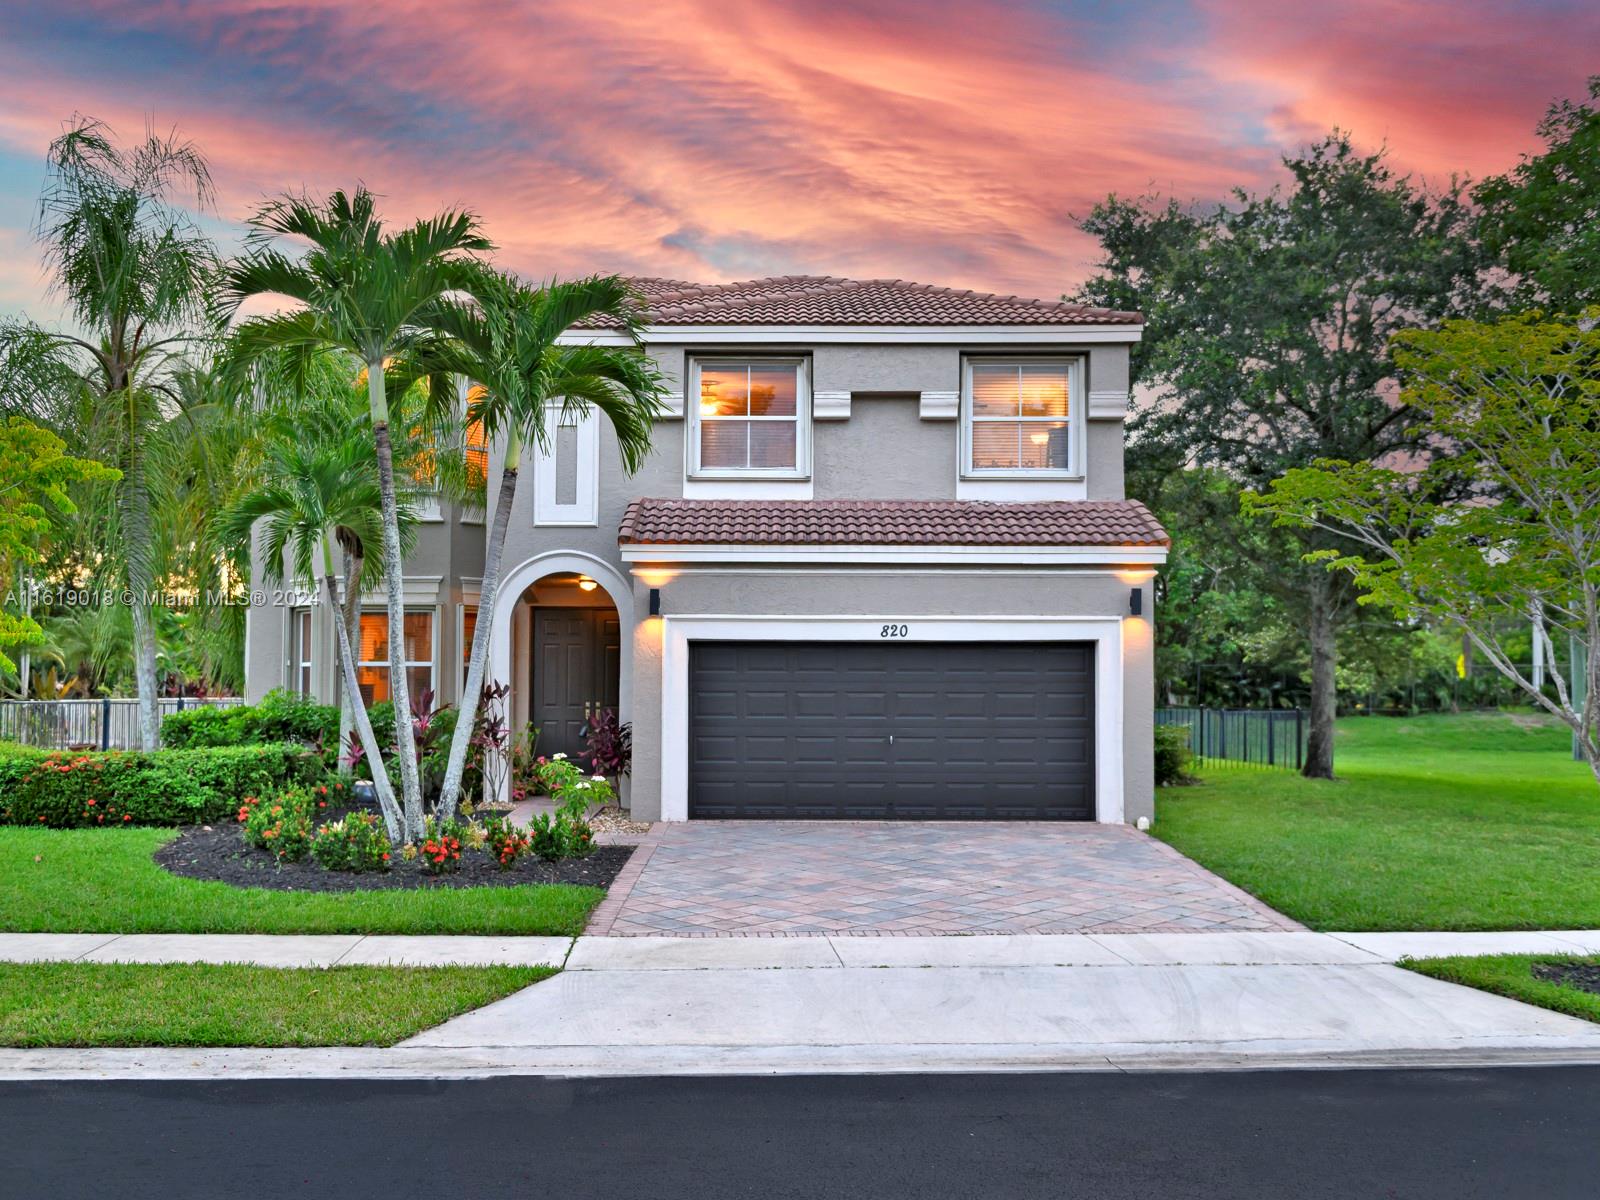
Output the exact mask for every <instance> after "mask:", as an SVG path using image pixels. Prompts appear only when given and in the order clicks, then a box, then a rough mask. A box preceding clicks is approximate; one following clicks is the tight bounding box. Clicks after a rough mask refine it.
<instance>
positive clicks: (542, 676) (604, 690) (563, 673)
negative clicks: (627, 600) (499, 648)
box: [531, 608, 622, 758]
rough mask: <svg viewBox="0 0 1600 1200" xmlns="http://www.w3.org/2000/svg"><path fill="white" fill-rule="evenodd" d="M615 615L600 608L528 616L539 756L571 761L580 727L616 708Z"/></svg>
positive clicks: (578, 749)
mask: <svg viewBox="0 0 1600 1200" xmlns="http://www.w3.org/2000/svg"><path fill="white" fill-rule="evenodd" d="M621 645H622V642H621V636H620V632H619V625H618V622H617V615H616V613H615V612H614V611H612V610H610V609H604V608H536V609H534V610H533V711H532V714H531V716H532V720H533V723H534V724H535V725H537V726H538V727H539V753H540V754H556V753H558V752H559V753H562V754H566V755H569V756H571V757H574V758H576V757H577V756H578V755H579V754H581V753H583V752H584V750H585V749H586V746H585V744H584V736H583V727H584V725H585V724H587V723H588V720H589V718H590V716H592V715H593V713H594V712H595V711H596V710H597V709H600V708H616V707H617V690H618V681H619V679H620V677H621V675H620V669H621V662H622V653H621Z"/></svg>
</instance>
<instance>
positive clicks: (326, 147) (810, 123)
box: [0, 0, 1600, 307]
mask: <svg viewBox="0 0 1600 1200" xmlns="http://www.w3.org/2000/svg"><path fill="white" fill-rule="evenodd" d="M16 7H17V12H15V13H14V14H6V17H7V31H8V32H7V39H6V42H5V44H4V46H3V47H0V149H4V150H5V151H7V152H8V153H7V154H6V156H5V157H4V158H0V226H4V227H9V228H16V227H19V226H22V225H25V224H26V221H27V216H28V214H27V212H26V211H25V210H23V209H18V205H17V204H16V203H15V197H16V196H17V195H19V194H20V193H23V192H31V191H32V190H36V188H37V166H36V167H35V168H34V171H35V178H34V179H32V180H31V181H28V180H20V179H18V178H16V175H17V168H16V166H15V165H14V164H16V163H17V162H19V161H32V162H34V163H36V164H37V162H38V160H39V156H40V154H41V152H42V150H43V148H44V146H45V144H46V143H47V142H48V140H49V138H50V136H51V135H52V134H53V133H54V132H55V131H56V130H57V129H58V128H59V127H60V122H61V121H62V119H63V118H65V117H66V116H67V115H68V114H70V113H72V112H74V111H82V112H88V113H93V114H94V115H96V116H99V117H102V118H103V119H106V120H108V121H109V122H111V123H112V124H113V125H114V127H116V128H118V129H119V130H120V131H121V132H122V133H123V134H124V135H128V134H133V133H136V132H137V131H138V129H139V128H140V127H141V126H142V124H143V123H144V121H145V119H146V117H147V116H150V115H153V116H154V118H155V119H156V120H157V122H158V123H160V124H162V125H167V124H173V123H176V124H177V125H179V126H180V127H181V128H182V129H183V131H184V132H185V133H186V134H187V135H188V136H190V137H192V138H194V139H195V140H196V141H198V142H199V143H200V144H201V146H202V147H203V148H204V149H205V151H206V152H207V153H208V154H209V155H210V157H211V159H212V161H213V165H214V169H215V173H216V175H217V179H218V183H219V204H220V207H221V210H222V215H223V216H224V217H225V218H226V219H228V220H230V221H234V222H237V221H239V220H242V218H243V217H244V216H245V215H246V214H247V213H248V212H249V210H250V209H251V208H252V206H253V205H254V204H255V203H257V202H259V200H260V199H261V197H262V196H263V195H266V194H270V193H275V192H280V191H283V190H301V189H307V190H310V191H312V192H323V191H326V190H328V189H330V188H333V187H338V186H349V185H350V184H352V183H354V182H355V181H357V180H358V179H359V180H362V181H364V182H366V183H367V184H368V185H369V186H371V187H373V188H374V189H375V190H377V191H379V192H381V193H383V194H384V195H385V197H386V207H387V209H388V211H389V212H390V213H391V214H392V215H393V216H394V217H395V218H397V219H399V218H404V217H409V216H414V215H418V214H421V213H426V212H430V211H432V210H434V209H437V208H439V207H441V206H445V205H468V206H470V207H472V208H474V209H476V210H477V211H479V212H480V213H481V214H482V215H483V216H484V218H485V220H486V222H487V224H488V226H489V229H490V232H491V234H492V236H494V237H495V239H496V240H497V242H499V243H500V244H501V246H502V252H501V258H502V260H503V261H504V262H505V263H506V264H507V265H509V266H512V267H514V268H516V269H518V270H521V271H523V272H525V273H528V274H531V275H535V276H546V275H552V274H571V273H575V272H580V271H589V270H597V269H606V270H624V271H635V272H649V273H654V274H663V275H671V276H677V277H682V278H691V279H697V280H717V279H729V278H740V277H748V276H751V275H759V274H768V273H784V272H802V271H804V272H820V273H833V274H853V275H895V276H902V277H907V278H917V279H922V280H926V281H929V282H939V283H949V284H956V285H961V286H971V287H981V288H986V289H1001V290H1007V291H1013V290H1014V291H1020V292H1024V293H1030V294H1035V295H1046V296H1048V295H1054V294H1056V293H1058V292H1060V291H1061V290H1063V289H1064V288H1067V287H1070V286H1071V285H1072V284H1073V283H1074V282H1075V281H1076V280H1077V279H1078V278H1081V276H1082V274H1083V273H1084V270H1085V268H1086V265H1087V263H1088V262H1089V261H1090V259H1091V258H1092V256H1093V247H1092V245H1090V244H1088V242H1087V241H1086V239H1085V238H1084V237H1083V236H1082V235H1081V234H1080V233H1079V232H1078V231H1077V230H1076V228H1075V226H1074V220H1073V217H1074V214H1082V213H1084V212H1086V211H1087V209H1088V208H1089V206H1090V205H1091V204H1093V203H1094V202H1095V200H1097V199H1099V198H1100V197H1103V196H1104V195H1105V194H1106V193H1108V192H1111V191H1118V192H1121V193H1124V194H1127V193H1137V192H1140V191H1143V190H1146V189H1147V188H1152V187H1153V188H1159V189H1161V190H1163V191H1166V192H1169V193H1171V194H1174V195H1177V196H1179V197H1183V198H1196V199H1209V198H1216V197H1219V196H1221V195H1223V194H1224V193H1225V192H1226V190H1227V189H1228V188H1229V187H1231V186H1233V185H1245V186H1251V187H1260V186H1265V185H1267V184H1270V183H1271V182H1272V181H1274V180H1275V179H1276V178H1277V174H1278V158H1279V156H1280V155H1281V154H1282V153H1283V152H1284V151H1286V150H1291V149H1293V148H1295V147H1296V146H1297V145H1298V144H1300V143H1303V142H1304V141H1305V140H1307V139H1309V138H1311V137H1315V136H1318V135H1320V134H1321V133H1322V132H1325V131H1326V130H1327V129H1328V128H1329V127H1330V126H1333V125H1340V126H1342V127H1345V128H1348V129H1350V130H1351V131H1352V132H1353V133H1354V134H1355V135H1356V137H1357V138H1358V139H1359V140H1361V141H1363V142H1364V143H1365V144H1369V145H1376V144H1378V143H1380V142H1387V143H1388V145H1389V146H1390V148H1391V152H1392V153H1393V154H1394V156H1395V158H1396V160H1397V162H1398V163H1399V164H1400V165H1401V166H1402V167H1405V168H1408V169H1416V170H1421V171H1426V172H1427V173H1428V174H1429V175H1430V176H1441V175H1443V174H1447V173H1448V172H1449V171H1451V170H1467V171H1471V172H1473V173H1475V174H1480V175H1481V174H1483V173H1485V172H1487V171H1490V170H1499V169H1504V167H1506V166H1508V165H1510V163H1511V162H1512V161H1514V159H1515V156H1516V154H1517V153H1518V152H1520V151H1523V150H1527V149H1531V148H1532V126H1533V123H1534V121H1535V120H1536V119H1537V117H1538V115H1539V113H1540V112H1541V111H1542V110H1543V108H1544V106H1545V104H1546V103H1547V102H1548V101H1549V99H1550V98H1551V97H1552V96H1553V95H1556V94H1560V93H1562V92H1565V93H1567V94H1572V93H1575V92H1576V91H1577V89H1578V87H1579V86H1581V82H1582V75H1583V69H1584V64H1583V63H1582V62H1581V61H1579V60H1580V59H1581V57H1582V55H1581V51H1582V48H1583V47H1584V46H1585V45H1588V46H1592V45H1594V44H1596V43H1597V42H1600V25H1597V23H1596V21H1597V18H1596V17H1594V16H1591V15H1589V14H1588V12H1587V10H1585V9H1579V8H1577V7H1575V6H1571V5H1568V4H1566V3H1564V2H1551V3H1546V4H1540V5H1534V6H1532V7H1525V8H1522V9H1520V10H1518V11H1517V12H1516V13H1515V14H1511V13H1509V12H1507V11H1505V10H1504V9H1503V8H1497V7H1495V6H1492V5H1490V4H1489V3H1487V0H1463V3H1461V4H1459V5H1456V6H1453V7H1451V8H1449V9H1448V11H1445V10H1442V9H1441V8H1440V7H1439V6H1435V5H1425V4H1421V3H1402V2H1400V0H1354V2H1353V3H1352V4H1349V5H1344V6H1340V10H1339V12H1338V13H1336V14H1333V15H1331V16H1313V17H1307V16H1304V15H1296V16H1294V17H1287V16H1285V15H1284V8H1285V6H1282V5H1272V4H1267V3H1265V2H1264V0H1235V2H1231V3H1226V4H1224V3H1221V0H1193V2H1192V3H1177V2H1175V0H1174V2H1168V3H1162V4H1156V5H1150V6H1125V7H1127V8H1133V9H1136V10H1137V11H1136V12H1134V13H1133V14H1132V15H1131V16H1122V15H1118V13H1117V12H1116V11H1114V10H1110V9H1108V8H1107V6H1102V5H1091V4H1087V3H1084V4H1081V5H1078V4H1073V3H1050V4H1045V3H1042V2H1041V3H1036V4H1020V3H1018V4H991V5H982V6H979V5H973V4H955V3H949V2H947V0H933V2H931V3H910V2H909V0H883V2H878V3H871V4H865V5H863V4H859V3H850V2H848V0H820V2H818V3H801V2H800V0H747V2H746V3H743V4H740V5H727V4H723V3H714V2H712V0H659V2H657V3H650V4H637V5H635V4H629V3H626V2H620V3H617V4H611V5H594V4H592V3H588V2H584V0H543V2H541V3H540V4H539V5H537V6H525V7H524V6H518V7H516V8H512V7H510V6H506V5H503V4H499V3H491V2H490V0H461V2H460V3H455V4H451V5H438V4H434V3H423V2H422V0H366V2H363V3H356V2H354V0H151V2H149V3H142V4H133V3H115V2H113V0H87V2H76V3H66V4H62V5H57V6H53V7H51V8H48V9H42V8H40V7H39V6H26V7H24V6H22V5H20V4H19V5H17V6H16ZM6 172H9V173H10V175H11V176H12V177H11V178H7V177H6ZM13 209H18V211H13ZM6 276H7V281H8V284H9V285H15V283H16V281H17V280H18V279H19V278H20V276H19V275H18V273H17V272H16V270H15V268H14V267H8V268H7V269H6ZM19 290H20V289H19V286H7V287H5V288H4V289H3V293H0V304H5V305H6V306H8V307H9V306H10V304H11V303H12V302H13V297H14V296H15V295H16V294H17V292H18V291H19Z"/></svg>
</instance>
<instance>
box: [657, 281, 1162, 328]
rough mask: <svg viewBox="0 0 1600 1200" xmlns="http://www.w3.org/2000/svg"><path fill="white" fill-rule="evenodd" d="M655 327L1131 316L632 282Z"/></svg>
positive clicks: (853, 285) (842, 286) (846, 286)
mask: <svg viewBox="0 0 1600 1200" xmlns="http://www.w3.org/2000/svg"><path fill="white" fill-rule="evenodd" d="M632 283H633V285H634V286H635V287H636V288H637V289H638V290H639V292H640V294H641V295H642V296H643V297H644V299H645V305H646V308H647V310H648V313H649V319H650V321H651V323H652V324H658V325H1127V324H1138V323H1140V322H1141V321H1142V320H1143V318H1142V317H1141V316H1140V315H1139V314H1138V313H1134V312H1118V311H1116V310H1114V309H1107V308H1090V307H1088V306H1087V305H1083V304H1068V303H1066V302H1064V301H1059V300H1029V299H1027V298H1026V297H1022V296H997V295H992V294H990V293H988V292H972V291H961V290H958V289H956V288H944V287H934V286H933V285H931V284H926V283H911V282H909V281H907V280H903V279H840V278H836V277H834V276H831V275H780V276H774V277H772V278H769V279H751V280H746V281H745V282H743V283H713V284H700V283H688V282H685V281H684V280H681V279H654V278H648V277H642V278H635V279H633V280H632Z"/></svg>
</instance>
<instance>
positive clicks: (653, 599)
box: [650, 588, 661, 617]
mask: <svg viewBox="0 0 1600 1200" xmlns="http://www.w3.org/2000/svg"><path fill="white" fill-rule="evenodd" d="M650 615H651V616H652V617H659V616H660V615H661V589H660V588H651V589H650Z"/></svg>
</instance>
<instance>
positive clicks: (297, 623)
mask: <svg viewBox="0 0 1600 1200" xmlns="http://www.w3.org/2000/svg"><path fill="white" fill-rule="evenodd" d="M289 647H290V653H289V676H290V687H289V690H290V691H292V692H294V694H295V695H297V696H309V695H311V610H310V609H309V608H297V609H294V610H293V611H292V612H290V614H289Z"/></svg>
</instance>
